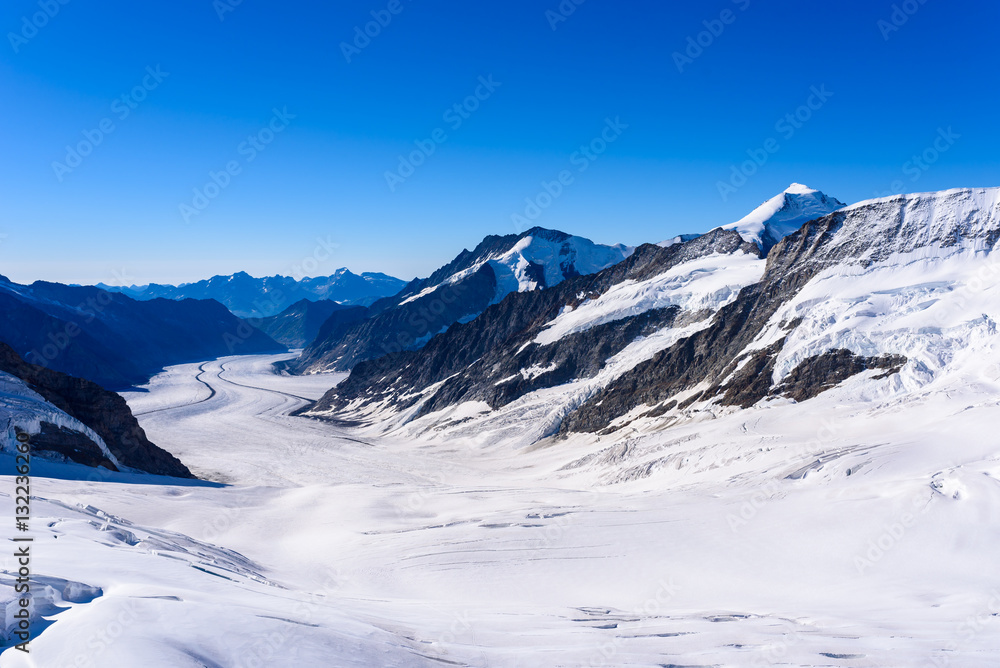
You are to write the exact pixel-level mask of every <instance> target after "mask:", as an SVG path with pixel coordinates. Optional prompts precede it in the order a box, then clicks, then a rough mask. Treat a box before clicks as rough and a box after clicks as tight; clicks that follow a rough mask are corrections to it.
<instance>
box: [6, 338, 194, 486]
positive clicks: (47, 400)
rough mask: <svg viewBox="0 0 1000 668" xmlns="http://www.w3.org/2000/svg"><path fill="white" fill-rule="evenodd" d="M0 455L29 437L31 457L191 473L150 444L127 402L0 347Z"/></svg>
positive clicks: (111, 467) (185, 475) (183, 475)
mask: <svg viewBox="0 0 1000 668" xmlns="http://www.w3.org/2000/svg"><path fill="white" fill-rule="evenodd" d="M0 416H2V417H3V422H2V423H0V451H2V452H4V453H7V454H16V453H17V452H18V450H17V444H18V441H17V439H18V436H19V435H25V434H26V435H27V436H28V439H29V441H30V447H31V454H32V456H33V457H41V458H44V459H48V460H53V461H60V462H72V463H76V464H83V465H85V466H91V467H103V468H105V469H107V470H109V471H133V472H135V471H139V472H145V473H155V474H160V475H169V476H175V477H181V478H190V477H192V475H191V472H190V471H189V470H188V469H187V467H186V466H184V465H183V464H182V463H181V462H180V461H178V460H177V458H176V457H174V456H173V455H171V454H170V453H168V452H166V451H164V450H162V449H160V448H158V447H157V446H155V445H153V444H152V443H150V442H149V439H147V438H146V434H145V432H144V431H143V430H142V427H140V426H139V423H138V422H137V421H136V419H135V417H133V415H132V412H131V411H130V410H129V407H128V405H127V404H126V403H125V400H124V399H122V398H121V397H120V396H119V395H117V394H115V393H113V392H108V391H107V390H105V389H103V388H102V387H100V386H99V385H97V384H96V383H92V382H90V381H87V380H83V379H80V378H72V377H70V376H67V375H65V374H62V373H59V372H57V371H52V370H49V369H45V368H43V367H39V366H35V365H31V364H27V363H25V362H24V360H22V359H21V358H20V357H19V356H18V355H17V353H15V352H14V350H13V349H12V348H11V347H10V346H8V345H6V344H4V343H0Z"/></svg>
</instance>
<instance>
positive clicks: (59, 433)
mask: <svg viewBox="0 0 1000 668" xmlns="http://www.w3.org/2000/svg"><path fill="white" fill-rule="evenodd" d="M14 429H15V431H16V433H18V434H26V433H27V432H25V431H23V430H21V428H20V427H15V428H14ZM30 439H31V449H32V450H33V451H35V452H39V451H40V452H54V453H56V454H57V455H61V456H63V457H65V458H66V459H68V460H70V461H72V462H76V463H77V464H83V465H84V466H93V467H94V468H97V467H98V466H100V467H103V468H106V469H110V470H112V471H117V470H118V467H117V466H115V465H114V462H112V461H111V460H110V459H108V457H107V455H105V454H104V452H103V451H102V450H101V448H100V446H98V445H97V444H96V443H94V442H93V441H92V440H90V439H89V438H88V437H87V436H86V435H84V434H81V433H80V432H78V431H73V430H72V429H66V428H65V427H59V426H57V425H54V424H52V423H51V422H44V421H43V422H42V423H41V430H40V431H39V432H38V433H37V434H31V435H30Z"/></svg>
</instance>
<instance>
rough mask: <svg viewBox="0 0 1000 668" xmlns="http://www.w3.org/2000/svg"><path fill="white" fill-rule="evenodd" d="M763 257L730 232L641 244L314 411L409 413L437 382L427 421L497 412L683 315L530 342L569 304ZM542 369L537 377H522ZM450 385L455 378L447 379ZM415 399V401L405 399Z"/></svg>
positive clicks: (525, 297) (391, 364)
mask: <svg viewBox="0 0 1000 668" xmlns="http://www.w3.org/2000/svg"><path fill="white" fill-rule="evenodd" d="M736 252H754V253H755V252H756V247H754V246H752V245H749V244H746V243H745V242H744V241H743V240H742V239H741V238H740V236H739V235H738V234H737V233H735V232H731V231H725V230H715V231H713V232H710V233H709V234H706V235H704V236H702V237H699V238H698V239H696V240H694V241H691V242H688V243H686V244H677V245H673V246H668V247H666V248H661V247H659V246H654V245H651V244H649V245H645V246H640V247H639V248H638V249H636V251H635V253H633V254H632V255H631V256H630V257H629V258H627V259H625V260H623V261H622V262H619V263H618V264H616V265H613V266H611V267H609V268H607V269H605V270H603V271H601V272H598V273H596V274H591V275H587V276H578V277H576V278H571V279H568V280H565V281H563V282H562V283H560V284H559V285H557V286H556V287H554V288H550V289H548V290H537V291H531V292H521V293H512V294H509V295H507V297H505V298H504V299H503V301H501V302H500V303H499V304H495V305H493V306H490V307H489V308H487V309H486V310H485V311H484V312H483V313H482V314H481V315H480V316H479V317H478V318H476V319H475V320H473V321H471V322H469V323H465V324H455V325H452V326H451V327H450V328H449V329H448V330H447V331H446V332H444V333H442V334H440V335H438V336H436V337H434V338H432V339H431V340H430V341H429V342H428V343H427V345H426V346H424V347H423V348H422V349H420V350H414V351H405V352H401V353H395V354H391V355H386V356H384V357H381V358H378V359H375V360H370V361H367V362H362V363H360V364H358V365H357V366H356V367H355V368H354V370H353V371H352V372H351V375H350V376H349V377H348V378H347V379H346V380H345V381H344V382H342V383H341V384H340V385H338V386H337V387H336V388H334V389H333V390H331V391H330V392H328V393H327V394H326V396H324V397H323V398H322V399H321V400H320V401H319V402H318V403H317V405H316V407H315V410H327V409H331V408H332V409H340V408H343V407H344V406H346V405H347V404H348V403H349V402H351V401H353V400H355V399H359V398H363V399H365V400H366V401H372V402H377V401H381V400H383V399H386V398H389V399H391V400H392V401H394V402H397V403H398V405H399V406H400V407H401V408H406V407H409V406H412V405H413V404H414V403H415V402H416V401H417V400H418V398H417V397H416V396H415V394H416V393H417V392H420V391H421V390H423V389H424V388H426V387H428V386H429V385H432V384H434V383H439V382H441V381H446V382H444V384H443V385H442V386H441V387H440V388H439V389H438V390H437V391H436V392H435V393H434V395H433V396H432V397H430V398H428V400H427V402H426V404H425V405H424V406H423V407H422V409H421V411H422V413H426V412H430V411H434V410H438V409H440V408H444V407H446V406H449V405H453V404H456V403H461V402H464V401H485V402H486V403H488V404H489V405H490V406H493V407H498V406H502V405H504V404H507V403H510V402H511V401H513V400H515V399H517V398H519V397H521V396H524V395H525V394H527V393H528V392H531V391H534V390H537V389H541V388H545V387H553V386H556V385H560V384H562V383H565V382H568V381H570V380H572V379H574V378H587V377H592V376H593V375H595V374H596V373H597V372H598V371H600V370H601V369H602V368H603V367H604V365H605V363H606V361H607V359H608V358H609V357H611V356H613V355H615V354H616V353H618V352H620V351H621V350H622V349H623V348H625V346H627V345H628V344H629V343H631V342H632V341H634V340H635V339H636V338H637V337H639V336H644V335H647V334H649V333H652V332H653V331H656V330H658V329H662V328H663V327H666V326H669V325H671V324H674V322H675V320H676V318H677V317H678V316H679V310H678V309H677V308H675V307H672V308H666V309H658V310H652V311H647V312H645V313H642V314H640V315H637V316H633V317H629V318H623V319H621V320H617V321H614V322H611V323H606V324H604V325H600V326H597V327H593V328H591V329H589V330H586V331H583V332H579V333H576V334H572V335H569V336H566V337H564V338H563V339H561V340H559V341H557V342H555V343H552V344H550V345H546V346H542V345H539V344H536V343H533V342H532V340H533V339H534V338H535V337H536V336H537V335H538V334H539V333H540V332H541V331H542V330H543V329H544V328H545V327H546V326H547V325H548V324H549V323H550V322H551V321H552V320H553V319H554V318H555V317H556V316H557V315H558V314H559V312H560V310H561V309H563V308H564V307H566V306H572V307H576V306H579V305H580V304H581V303H583V302H584V301H585V300H587V299H588V298H593V297H596V296H598V295H600V294H603V293H604V292H606V291H607V290H608V289H609V288H610V287H612V286H614V285H617V284H618V283H621V282H622V281H624V280H635V281H642V280H646V279H648V278H652V277H654V276H657V275H659V274H661V273H663V272H664V271H667V270H668V269H670V268H671V267H673V266H675V265H677V264H681V263H683V262H688V261H690V260H693V259H696V258H699V257H703V256H705V255H710V254H712V253H736ZM532 367H535V368H537V369H538V370H540V373H537V374H533V375H532V374H522V373H521V370H522V369H529V368H532ZM446 379H447V380H446ZM407 395H410V398H408V399H400V397H405V396H407Z"/></svg>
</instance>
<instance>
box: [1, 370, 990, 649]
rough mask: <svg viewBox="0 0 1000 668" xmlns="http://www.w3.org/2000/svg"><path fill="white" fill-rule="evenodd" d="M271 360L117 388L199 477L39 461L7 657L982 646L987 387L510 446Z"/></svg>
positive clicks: (6, 501) (824, 398)
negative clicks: (333, 399)
mask: <svg viewBox="0 0 1000 668" xmlns="http://www.w3.org/2000/svg"><path fill="white" fill-rule="evenodd" d="M284 357H287V356H284ZM282 358H283V357H282V356H247V357H233V358H224V359H221V360H217V361H212V362H207V363H205V364H202V365H199V364H188V365H181V366H178V367H173V368H171V369H169V370H168V371H167V372H165V373H163V374H161V375H159V376H157V377H156V378H154V379H153V381H152V383H151V384H150V385H149V386H148V392H132V393H128V394H126V395H125V396H126V398H127V399H128V401H129V404H130V405H131V406H132V409H133V411H134V412H135V413H136V415H137V416H138V418H139V420H140V422H141V424H142V425H143V427H144V428H145V430H146V432H147V434H148V435H149V437H150V439H151V440H152V441H153V442H154V443H156V444H157V445H159V446H161V447H163V448H165V449H167V450H169V451H170V452H172V453H173V454H175V455H176V456H178V457H179V458H180V459H181V460H182V461H183V462H184V463H185V464H187V465H188V466H189V467H190V468H191V470H192V471H193V472H194V473H195V474H196V475H197V476H198V477H199V478H201V479H202V480H204V481H207V482H191V483H189V482H180V481H177V480H171V479H165V478H156V477H152V476H139V475H125V474H107V475H106V476H104V478H103V479H98V480H86V479H84V480H80V478H85V477H86V476H87V475H88V474H90V470H88V469H82V468H80V467H75V466H66V465H57V464H45V463H43V462H41V461H39V460H36V461H35V463H34V466H33V482H32V490H31V491H32V493H33V501H32V521H31V527H32V533H31V534H30V535H31V536H33V538H34V542H33V544H32V545H33V547H32V551H33V561H32V568H33V570H34V572H35V573H36V574H37V576H38V582H40V583H47V584H49V585H50V587H49V588H47V589H46V590H45V591H46V592H47V594H48V598H49V604H50V607H48V608H45V609H41V608H40V610H41V611H42V612H43V613H44V614H45V617H46V619H47V621H46V622H45V623H44V624H42V623H36V626H35V630H36V632H37V631H39V630H40V631H41V632H40V634H39V635H38V637H37V639H35V640H33V641H32V643H31V645H30V648H31V653H30V654H29V655H26V654H24V653H22V652H18V651H16V650H15V649H13V648H9V649H6V650H4V651H3V653H2V655H0V666H3V667H4V668H7V667H11V668H15V667H21V666H44V667H50V666H51V667H60V668H61V667H69V666H74V667H78V668H83V667H86V666H115V667H120V666H143V667H144V668H145V667H149V668H155V667H159V666H163V667H170V668H183V667H187V666H191V667H198V666H209V667H212V668H215V667H220V668H221V667H224V668H232V667H239V666H246V667H248V668H249V667H254V666H337V667H347V666H359V667H360V666H366V667H374V666H399V667H404V666H405V667H410V666H476V667H490V668H501V667H504V668H515V667H518V668H521V667H525V668H526V667H531V666H538V667H544V668H555V667H563V666H636V667H638V666H644V667H645V666H649V667H652V666H844V667H857V668H860V667H864V666H879V667H895V666H898V667H900V668H902V667H912V666H955V667H969V668H972V667H978V666H982V667H987V666H997V665H1000V570H998V569H997V568H996V563H997V555H998V554H1000V530H998V527H1000V440H998V437H997V435H996V429H995V425H996V424H997V419H996V417H997V415H998V413H1000V406H998V405H997V403H996V402H995V401H992V402H990V401H984V400H982V398H981V397H983V396H993V397H996V396H1000V393H998V392H996V388H995V387H994V385H995V384H996V379H990V378H981V379H978V380H977V382H979V383H984V384H986V385H988V387H987V386H986V385H984V388H985V389H984V388H979V389H976V388H975V387H973V386H972V385H970V383H969V382H968V379H961V382H959V380H956V382H955V384H954V386H953V388H951V389H947V388H946V390H941V391H938V392H937V393H936V394H933V395H926V396H923V395H920V394H919V393H914V394H911V395H908V397H907V398H906V399H905V400H892V399H884V400H883V399H879V398H878V397H874V398H867V399H865V400H864V401H862V400H861V399H857V398H856V397H852V396H851V388H850V386H849V385H848V386H845V387H844V388H841V389H838V390H835V391H831V392H827V393H824V394H823V395H821V396H820V397H818V398H817V399H814V400H811V401H810V402H809V403H807V404H800V405H798V406H795V405H793V404H791V403H789V404H776V405H774V406H768V407H765V408H759V409H753V410H750V411H744V412H740V413H734V414H731V415H724V416H721V417H716V418H715V419H705V420H698V419H694V420H693V421H692V422H691V423H689V424H686V425H682V426H678V427H675V428H674V429H671V430H667V431H665V432H661V433H658V434H636V435H635V436H634V438H632V439H630V440H629V441H628V442H626V443H623V444H622V443H618V444H616V445H615V447H611V448H609V447H608V445H609V444H610V442H609V441H607V439H605V442H603V443H602V442H601V441H598V440H597V439H596V438H589V437H588V438H580V439H578V440H569V441H560V442H554V443H546V444H545V446H546V447H537V448H533V449H528V450H515V449H513V448H510V447H504V446H503V445H502V444H490V443H489V442H488V440H485V441H484V439H477V440H469V441H467V442H466V441H462V440H447V439H438V440H434V439H431V438H428V439H425V440H422V441H420V442H417V443H414V442H410V441H405V440H402V439H401V438H399V437H394V436H393V435H392V434H384V435H378V436H376V435H375V432H376V430H375V429H372V428H369V429H367V430H365V429H348V428H345V427H343V426H338V425H336V424H329V423H323V422H318V421H314V420H309V419H305V418H297V417H290V416H289V415H288V413H289V412H291V411H292V410H294V409H296V408H298V407H300V406H302V405H304V404H305V402H306V401H307V400H310V399H316V398H318V397H319V396H321V395H322V394H323V392H325V391H326V390H327V389H328V388H329V387H330V386H331V385H332V384H334V383H335V382H336V380H337V378H336V377H331V376H306V377H282V376H277V375H274V374H272V373H270V364H271V362H273V361H275V360H277V359H282ZM990 383H993V385H989V384H990ZM807 407H808V409H807ZM793 409H794V410H793ZM9 459H10V458H9V457H6V456H5V460H4V468H3V471H4V472H7V471H10V470H11V468H12V467H11V462H9V461H8V460H9ZM623 473H627V475H623ZM94 477H97V476H94ZM615 480H619V481H618V482H615ZM0 493H2V496H0V500H2V506H3V515H2V516H3V517H5V518H10V521H11V522H13V519H12V518H13V514H14V513H13V506H14V501H13V493H14V479H13V477H12V476H10V475H3V476H0ZM4 521H7V520H6V519H5V520H4ZM7 553H8V554H7V556H4V557H3V560H4V564H3V568H4V570H5V573H4V574H3V575H0V584H2V585H3V589H2V591H4V592H8V591H9V587H10V584H11V578H12V577H13V576H12V575H9V574H10V573H12V572H14V571H16V563H15V559H14V558H13V557H12V556H10V553H12V550H7ZM68 583H79V584H78V585H77V586H68ZM36 587H37V584H36ZM11 597H12V594H10V595H8V596H7V599H6V600H7V601H11V600H12V598H11ZM36 603H37V604H38V605H40V606H42V608H44V606H45V596H41V597H40V598H39V600H38V601H37V602H36ZM8 610H9V611H10V612H12V611H13V610H14V608H13V607H10V606H8ZM10 612H8V614H10ZM9 624H10V618H9V617H8V627H9ZM43 627H44V628H43Z"/></svg>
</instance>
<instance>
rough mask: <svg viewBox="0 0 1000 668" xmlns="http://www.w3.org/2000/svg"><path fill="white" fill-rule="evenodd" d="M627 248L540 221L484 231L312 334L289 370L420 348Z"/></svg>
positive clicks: (335, 366) (338, 365)
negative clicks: (347, 323) (360, 316)
mask: <svg viewBox="0 0 1000 668" xmlns="http://www.w3.org/2000/svg"><path fill="white" fill-rule="evenodd" d="M633 250H634V249H633V248H631V247H628V246H623V245H615V246H605V245H601V244H596V243H594V242H592V241H590V240H589V239H584V238H582V237H576V236H571V235H569V234H566V233H564V232H558V231H555V230H547V229H544V228H540V227H535V228H532V229H530V230H528V231H526V232H524V233H522V234H518V235H514V234H511V235H507V236H488V237H486V238H485V239H484V240H483V241H482V243H480V244H479V245H478V246H476V248H475V249H474V250H472V251H469V250H463V251H462V252H461V253H460V254H459V255H458V256H457V257H456V258H455V259H454V260H453V261H452V262H450V263H449V264H447V265H445V266H443V267H441V268H440V269H438V270H437V271H435V272H434V273H433V274H431V275H430V276H429V277H428V278H426V279H422V280H420V279H418V280H414V281H412V282H411V283H409V284H408V285H407V286H406V287H405V288H404V289H403V290H402V291H400V292H399V294H397V295H394V296H393V297H388V298H385V299H380V300H378V301H377V302H375V303H374V304H372V306H371V313H372V317H371V318H369V319H368V320H365V321H363V322H359V323H356V324H354V325H353V326H351V327H342V328H336V329H331V331H329V332H328V335H327V336H325V337H319V338H317V339H316V341H315V342H313V344H312V345H310V346H309V347H308V348H307V349H306V351H305V352H304V353H303V356H302V358H301V359H300V360H298V361H297V362H296V363H295V364H294V365H292V366H293V370H295V371H298V372H300V373H303V372H305V373H312V372H317V371H328V370H349V369H351V368H352V367H353V366H354V365H355V364H357V363H358V362H361V361H364V360H367V359H372V358H375V357H380V356H382V355H385V354H387V353H393V352H398V351H401V350H412V349H415V348H419V347H420V346H422V345H423V344H425V343H426V342H427V341H429V340H430V339H431V337H433V336H434V335H436V334H438V333H440V332H443V331H445V330H447V329H448V327H450V326H451V325H452V324H454V323H456V322H468V321H470V320H472V319H474V318H475V317H476V316H478V315H479V314H480V313H482V312H483V311H484V310H485V309H486V308H487V307H489V306H490V305H491V304H497V303H499V302H500V301H502V300H503V299H504V297H506V296H507V295H509V294H512V293H523V292H531V291H536V290H544V289H545V288H551V287H553V286H556V285H559V284H560V283H562V282H563V281H565V280H566V279H569V278H573V277H577V276H581V275H587V274H592V273H594V272H597V271H600V270H602V269H605V268H606V267H609V266H612V265H614V264H617V263H618V262H621V261H622V260H623V259H625V258H627V257H629V256H630V255H631V254H632V252H633Z"/></svg>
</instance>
